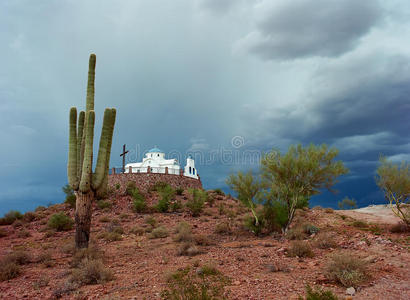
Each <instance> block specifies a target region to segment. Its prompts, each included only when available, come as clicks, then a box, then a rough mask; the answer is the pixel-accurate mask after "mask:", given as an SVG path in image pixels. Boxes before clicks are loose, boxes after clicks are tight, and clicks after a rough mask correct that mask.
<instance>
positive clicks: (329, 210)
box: [325, 207, 335, 214]
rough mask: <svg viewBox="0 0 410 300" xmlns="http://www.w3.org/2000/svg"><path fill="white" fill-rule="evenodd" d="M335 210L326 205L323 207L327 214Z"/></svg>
mask: <svg viewBox="0 0 410 300" xmlns="http://www.w3.org/2000/svg"><path fill="white" fill-rule="evenodd" d="M334 212H335V211H334V210H333V208H331V207H326V208H325V213H327V214H333V213H334Z"/></svg>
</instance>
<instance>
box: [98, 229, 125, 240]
mask: <svg viewBox="0 0 410 300" xmlns="http://www.w3.org/2000/svg"><path fill="white" fill-rule="evenodd" d="M97 238H99V239H104V240H106V241H107V242H116V241H121V240H122V235H121V234H120V233H118V232H108V231H106V232H101V233H99V234H98V236H97Z"/></svg>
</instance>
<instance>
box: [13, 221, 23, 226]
mask: <svg viewBox="0 0 410 300" xmlns="http://www.w3.org/2000/svg"><path fill="white" fill-rule="evenodd" d="M22 226H23V222H22V221H21V220H16V221H14V222H13V227H14V228H19V227H22Z"/></svg>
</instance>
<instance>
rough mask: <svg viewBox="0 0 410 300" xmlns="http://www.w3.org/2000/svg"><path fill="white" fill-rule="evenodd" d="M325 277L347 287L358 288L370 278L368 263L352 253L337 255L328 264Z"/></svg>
mask: <svg viewBox="0 0 410 300" xmlns="http://www.w3.org/2000/svg"><path fill="white" fill-rule="evenodd" d="M325 275H326V277H327V278H328V279H330V280H333V281H336V282H338V283H340V284H342V285H343V286H345V287H351V286H353V287H357V286H358V285H359V284H360V283H362V282H364V281H365V280H366V279H367V278H368V275H367V263H366V261H364V260H362V259H360V258H359V257H356V256H354V255H353V254H352V253H348V252H341V253H337V254H334V255H332V256H331V257H330V259H329V261H328V262H327V265H326V268H325Z"/></svg>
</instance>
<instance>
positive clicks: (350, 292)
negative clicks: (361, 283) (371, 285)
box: [346, 286, 356, 296]
mask: <svg viewBox="0 0 410 300" xmlns="http://www.w3.org/2000/svg"><path fill="white" fill-rule="evenodd" d="M355 293H356V290H355V289H354V287H352V286H351V287H349V288H347V289H346V295H350V296H354V294H355Z"/></svg>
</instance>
